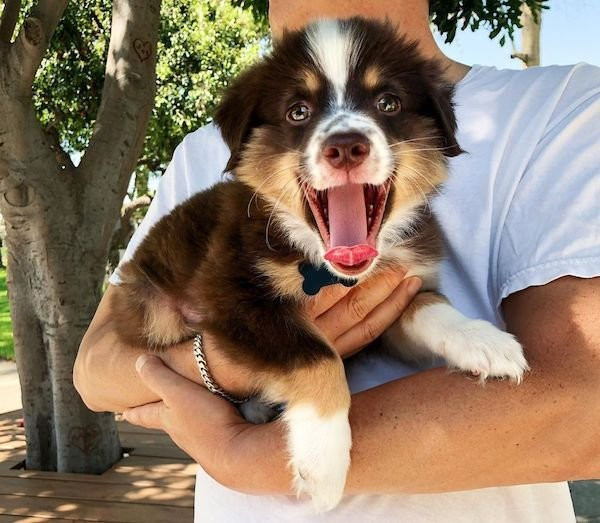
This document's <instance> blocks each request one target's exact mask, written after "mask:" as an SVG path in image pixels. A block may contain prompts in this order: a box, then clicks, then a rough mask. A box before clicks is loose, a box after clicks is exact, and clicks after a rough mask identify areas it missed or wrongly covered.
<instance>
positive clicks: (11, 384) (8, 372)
mask: <svg viewBox="0 0 600 523" xmlns="http://www.w3.org/2000/svg"><path fill="white" fill-rule="evenodd" d="M21 407H22V405H21V390H20V388H19V375H18V374H17V366H16V365H15V363H14V362H12V361H3V360H0V414H3V413H4V412H11V411H13V410H19V409H20V408H21Z"/></svg>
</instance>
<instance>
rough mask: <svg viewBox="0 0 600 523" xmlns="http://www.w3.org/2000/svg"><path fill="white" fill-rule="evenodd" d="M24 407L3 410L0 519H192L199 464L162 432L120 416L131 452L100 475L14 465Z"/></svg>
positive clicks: (20, 448)
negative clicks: (127, 420) (33, 469)
mask: <svg viewBox="0 0 600 523" xmlns="http://www.w3.org/2000/svg"><path fill="white" fill-rule="evenodd" d="M19 418H21V412H20V411H15V412H10V413H7V414H2V415H0V523H5V522H12V521H27V522H36V521H51V522H52V523H58V522H61V521H71V522H72V521H74V520H76V521H115V522H116V521H118V522H141V523H142V522H143V523H154V522H160V523H164V522H182V523H185V522H191V521H192V520H193V503H194V478H195V472H196V465H195V464H194V463H193V462H192V460H190V458H189V457H188V456H187V455H186V454H184V453H183V452H182V451H181V450H179V449H178V448H177V447H176V446H175V444H174V443H173V442H172V441H171V439H170V438H169V437H168V436H167V435H166V434H164V433H162V432H158V431H151V430H146V429H142V428H139V427H135V426H133V425H130V424H129V423H127V422H124V421H119V422H117V425H118V428H119V434H120V436H121V444H122V445H123V447H125V448H131V449H133V450H132V451H131V453H130V455H129V456H128V457H125V458H123V459H122V460H121V461H119V462H118V463H117V464H116V465H115V466H114V467H113V468H112V469H110V470H109V471H107V472H105V473H104V474H102V475H100V476H95V475H84V474H57V473H52V472H36V471H29V470H22V469H21V470H18V469H14V468H13V467H15V466H16V465H18V464H19V463H21V462H22V461H23V460H24V458H25V435H24V430H23V428H22V427H19V425H18V420H19Z"/></svg>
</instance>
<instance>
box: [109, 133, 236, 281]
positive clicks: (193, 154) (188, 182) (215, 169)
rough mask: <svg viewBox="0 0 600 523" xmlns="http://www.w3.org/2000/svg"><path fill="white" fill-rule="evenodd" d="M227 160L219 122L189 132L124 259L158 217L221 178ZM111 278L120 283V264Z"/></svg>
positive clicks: (127, 258) (174, 155) (164, 176)
mask: <svg viewBox="0 0 600 523" xmlns="http://www.w3.org/2000/svg"><path fill="white" fill-rule="evenodd" d="M228 160H229V149H228V147H227V145H226V144H225V142H224V141H223V139H222V138H221V133H220V131H219V130H218V128H217V127H216V126H214V125H207V126H206V127H202V128H201V129H198V130H197V131H195V132H193V133H191V134H188V135H187V136H186V137H185V139H184V140H183V142H181V143H180V144H179V145H178V146H177V148H176V149H175V153H174V154H173V158H172V160H171V163H170V164H169V166H168V167H167V170H166V171H165V173H164V174H163V176H162V178H161V180H160V183H159V185H158V189H157V190H156V195H155V197H154V199H153V200H152V203H151V204H150V207H149V208H148V212H147V213H146V216H145V217H144V219H143V220H142V223H141V224H140V226H139V227H138V228H137V230H136V231H135V233H134V235H133V237H132V238H131V240H130V242H129V244H128V245H127V250H126V251H125V254H124V255H123V258H122V259H121V263H123V262H124V261H127V260H129V259H131V257H132V256H133V253H134V252H135V250H136V248H137V247H138V245H139V244H140V243H141V241H142V240H143V239H144V237H145V236H146V234H148V231H149V230H150V229H151V228H152V226H153V225H154V224H155V223H156V222H158V220H160V219H161V218H162V217H163V216H165V215H166V214H168V213H169V212H170V211H171V210H173V209H174V208H175V207H176V206H177V205H179V204H180V203H182V202H184V201H185V200H187V199H188V198H190V197H191V196H193V195H194V194H196V193H198V192H200V191H203V190H205V189H207V188H209V187H211V186H212V185H214V184H215V183H217V182H219V181H221V180H222V179H223V171H224V169H225V166H226V165H227V161H228ZM109 282H110V283H111V284H113V285H118V284H119V283H120V278H119V268H118V267H117V269H116V270H115V271H114V272H113V273H112V274H111V276H110V278H109Z"/></svg>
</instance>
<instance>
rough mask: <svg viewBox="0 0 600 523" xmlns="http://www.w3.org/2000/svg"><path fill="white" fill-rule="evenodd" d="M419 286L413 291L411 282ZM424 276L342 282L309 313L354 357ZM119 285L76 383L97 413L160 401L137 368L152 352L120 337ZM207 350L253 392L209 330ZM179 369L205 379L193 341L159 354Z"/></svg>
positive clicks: (221, 370) (216, 365)
mask: <svg viewBox="0 0 600 523" xmlns="http://www.w3.org/2000/svg"><path fill="white" fill-rule="evenodd" d="M411 283H416V287H413V288H412V289H410V284H411ZM419 287H420V282H419V281H418V278H408V279H406V280H405V279H404V274H403V273H401V272H397V271H386V272H384V273H382V274H380V275H377V276H375V277H373V278H371V279H370V280H368V281H367V282H365V283H364V284H363V285H361V286H360V288H358V287H357V288H353V289H350V288H347V287H344V286H342V285H334V286H330V287H326V288H324V289H322V290H321V292H319V294H318V296H317V297H316V299H312V300H311V301H310V302H309V305H308V307H309V310H308V311H307V312H308V315H309V317H311V318H312V319H313V321H314V322H315V324H316V325H317V327H319V328H320V329H321V331H322V332H323V333H324V334H325V336H326V337H327V338H328V339H329V340H331V341H332V344H333V345H334V346H335V347H336V349H337V350H338V352H340V354H341V355H342V356H348V355H350V354H352V353H354V352H356V351H357V350H359V349H360V348H361V347H363V346H364V345H366V344H367V343H369V342H370V341H372V340H373V339H375V338H376V337H378V336H379V335H380V334H381V333H382V332H383V331H384V330H385V329H386V328H387V327H388V326H389V325H390V324H391V323H392V322H393V321H395V319H396V318H397V317H398V316H399V315H400V313H401V312H402V310H403V309H404V307H406V305H407V304H408V303H410V300H411V299H412V297H413V296H414V294H415V293H416V292H417V291H418V289H419ZM112 292H114V291H113V287H112V286H109V287H108V289H107V291H106V293H105V294H104V297H103V298H102V301H101V302H100V305H99V306H98V310H97V311H96V314H95V316H94V318H93V320H92V322H91V324H90V326H89V328H88V330H87V332H86V334H85V336H84V338H83V340H82V342H81V345H80V348H79V352H78V354H77V359H76V361H75V366H74V369H73V381H74V384H75V387H76V389H77V391H78V392H79V394H80V395H81V397H82V399H83V401H84V402H85V403H86V405H87V406H88V408H90V409H92V410H95V411H111V412H122V411H123V410H125V409H126V408H129V407H134V406H137V405H144V404H146V403H150V402H153V401H157V400H158V399H159V397H158V396H157V395H156V393H154V392H153V391H151V390H149V389H148V388H147V387H146V386H144V384H143V383H142V381H141V380H140V378H139V376H138V374H137V373H136V372H135V362H136V360H137V358H138V357H139V356H140V355H142V354H145V353H146V350H145V349H144V348H142V347H132V346H128V345H126V344H124V343H123V342H122V341H120V340H119V338H118V336H117V334H116V332H115V328H114V324H113V318H114V317H113V314H114V311H113V309H112V307H111V299H110V298H111V294H112ZM204 345H205V354H206V358H207V361H208V365H209V368H210V370H211V373H212V375H213V378H214V379H215V380H216V381H217V383H219V385H220V386H221V387H222V388H224V389H225V390H227V391H228V392H229V393H230V394H232V395H234V396H239V397H244V396H246V395H247V392H248V390H247V384H248V383H249V382H250V380H249V377H248V376H247V374H246V372H245V370H244V369H243V368H240V367H236V366H232V365H230V364H229V363H228V362H227V361H226V360H225V359H224V358H223V357H222V356H221V354H220V352H219V350H218V348H217V347H215V346H214V343H213V341H212V339H211V337H210V334H209V333H204ZM159 356H160V357H161V359H162V360H163V361H164V362H165V363H166V364H167V365H168V366H169V367H170V368H171V369H173V370H174V371H175V372H177V373H178V374H180V375H181V376H184V377H186V378H187V379H188V380H191V381H194V382H196V383H201V378H200V373H199V372H198V367H197V365H196V362H195V360H194V357H193V353H192V342H191V341H188V342H185V343H182V344H180V345H179V346H176V347H172V348H170V349H168V350H165V351H163V352H161V353H160V354H159Z"/></svg>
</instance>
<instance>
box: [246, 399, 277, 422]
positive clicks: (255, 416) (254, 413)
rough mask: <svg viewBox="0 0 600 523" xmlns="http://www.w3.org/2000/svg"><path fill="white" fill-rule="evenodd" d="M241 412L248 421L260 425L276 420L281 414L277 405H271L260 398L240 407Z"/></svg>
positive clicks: (250, 400)
mask: <svg viewBox="0 0 600 523" xmlns="http://www.w3.org/2000/svg"><path fill="white" fill-rule="evenodd" d="M239 409H240V412H241V413H242V416H244V419H245V420H246V421H249V422H250V423H254V424H255V425H259V424H262V423H268V422H269V421H272V420H274V419H275V418H276V417H277V416H278V415H279V412H280V409H279V407H278V406H277V405H270V404H268V403H265V402H264V401H262V400H261V399H260V398H259V397H258V396H255V397H253V398H250V399H249V400H248V401H246V402H244V403H242V404H241V405H240V406H239Z"/></svg>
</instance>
